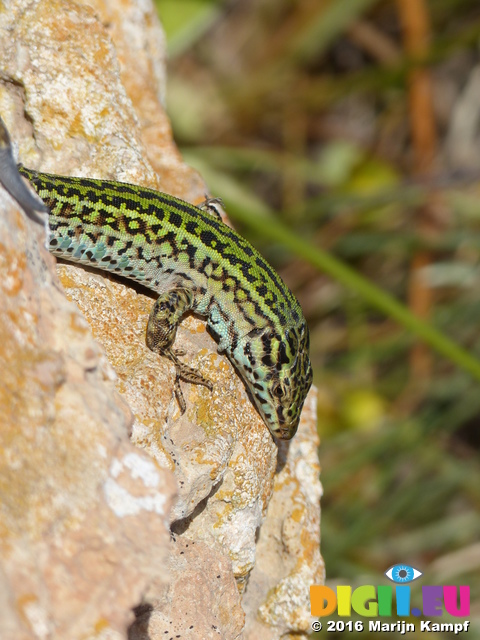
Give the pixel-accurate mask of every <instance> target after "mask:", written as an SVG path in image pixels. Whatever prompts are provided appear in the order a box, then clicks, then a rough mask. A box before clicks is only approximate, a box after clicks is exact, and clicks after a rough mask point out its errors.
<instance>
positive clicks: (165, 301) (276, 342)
mask: <svg viewBox="0 0 480 640" xmlns="http://www.w3.org/2000/svg"><path fill="white" fill-rule="evenodd" d="M0 146H1V145H0ZM18 171H19V172H20V174H21V175H22V176H24V177H25V178H27V179H28V180H29V182H30V184H31V185H32V186H33V187H34V189H35V191H36V192H37V194H38V195H39V196H40V198H41V199H42V201H43V202H44V203H45V205H46V206H47V207H48V208H49V209H50V214H49V224H50V247H49V248H50V251H51V252H52V253H53V254H55V255H56V256H60V257H62V258H64V259H66V260H69V261H75V262H80V263H83V264H87V265H90V266H94V267H97V268H99V269H102V270H104V271H109V272H114V273H117V274H118V275H121V276H123V277H125V278H129V279H132V280H135V281H137V282H140V283H142V284H144V285H145V286H147V287H148V288H149V289H151V290H152V291H155V292H156V293H157V294H158V295H159V297H158V299H157V301H156V302H155V304H154V306H153V309H152V312H151V315H150V318H149V321H148V326H147V337H146V340H147V345H148V347H149V348H150V349H152V350H153V351H155V352H158V353H160V354H162V355H164V356H166V357H168V358H170V360H172V361H173V362H174V363H175V367H176V371H177V380H176V384H175V392H176V396H177V399H178V401H179V404H180V407H181V408H182V410H184V409H185V403H184V400H183V396H182V393H181V390H180V386H179V382H178V380H179V379H182V380H187V381H189V382H192V383H194V384H203V385H205V386H207V387H208V388H210V389H211V388H212V385H211V383H210V382H209V381H208V380H206V379H205V378H203V376H202V375H201V374H200V373H199V372H197V371H194V370H192V369H190V368H189V367H187V366H186V365H185V364H183V363H182V362H181V360H179V357H178V356H179V355H181V354H180V353H179V352H177V351H175V350H174V349H173V348H172V345H173V342H174V340H175V334H176V331H177V327H178V324H179V322H180V320H181V318H182V316H183V314H185V313H186V312H189V311H191V312H194V313H197V314H199V315H200V316H204V317H206V318H207V325H208V327H209V328H210V329H211V331H212V332H213V334H214V335H215V336H216V337H217V339H218V348H219V352H223V353H225V354H226V355H227V356H228V358H229V359H230V360H231V362H232V363H233V364H234V366H235V367H236V369H237V371H238V372H239V373H240V375H241V376H242V378H243V380H244V381H245V383H246V385H247V388H248V389H249V391H250V393H251V396H252V398H253V400H254V402H255V405H256V407H257V409H258V411H259V413H260V415H261V416H262V418H263V419H264V421H265V423H266V425H267V426H268V428H269V429H270V431H271V433H272V434H273V435H274V436H277V437H280V438H284V439H290V438H292V437H293V435H294V434H295V432H296V430H297V427H298V423H299V420H300V413H301V410H302V406H303V403H304V401H305V397H306V395H307V392H308V390H309V388H310V385H311V383H312V368H311V364H310V359H309V355H308V348H309V334H308V327H307V324H306V321H305V318H304V317H303V314H302V310H301V308H300V305H299V303H298V301H297V299H296V298H295V296H294V295H293V294H292V293H291V292H290V290H289V289H288V287H287V286H286V285H285V283H284V282H283V281H282V279H281V278H280V276H279V275H278V274H277V273H276V272H275V271H274V270H273V269H272V267H271V266H270V265H269V264H268V263H267V262H266V261H265V260H264V259H263V258H262V257H261V255H260V254H259V253H258V252H257V251H256V250H255V249H254V248H253V247H252V246H251V245H250V244H249V243H248V242H247V241H246V240H245V239H244V238H242V237H241V236H240V235H239V234H238V233H236V232H235V231H234V230H232V229H231V228H230V227H228V226H227V225H225V224H224V223H223V222H221V220H220V219H219V218H217V217H216V216H215V215H213V214H212V212H211V211H209V209H211V207H209V206H208V203H207V206H206V208H205V210H202V209H199V208H198V207H195V206H193V205H191V204H188V203H187V202H184V201H182V200H179V199H178V198H174V197H173V196H170V195H166V194H164V193H159V192H157V191H153V190H151V189H146V188H143V187H139V186H135V185H130V184H124V183H120V182H111V181H106V180H92V179H85V178H71V177H63V176H57V175H49V174H44V173H38V172H36V171H32V170H29V169H26V168H25V167H22V166H19V167H18ZM3 182H4V184H5V181H3ZM6 186H7V189H8V185H6ZM17 200H19V202H20V203H21V200H20V199H19V198H18V197H17ZM39 209H41V204H39V207H37V210H39Z"/></svg>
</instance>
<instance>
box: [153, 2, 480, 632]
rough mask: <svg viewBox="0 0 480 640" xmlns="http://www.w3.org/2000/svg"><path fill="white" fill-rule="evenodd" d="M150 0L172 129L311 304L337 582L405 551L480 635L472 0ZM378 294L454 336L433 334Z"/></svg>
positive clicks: (478, 34)
mask: <svg viewBox="0 0 480 640" xmlns="http://www.w3.org/2000/svg"><path fill="white" fill-rule="evenodd" d="M157 6H158V9H159V14H160V16H161V19H162V23H163V25H164V27H165V29H166V32H167V39H168V45H169V52H170V61H169V71H168V91H167V94H168V111H169V115H170V117H171V120H172V123H173V128H174V135H175V139H176V141H177V143H178V144H179V146H180V148H181V150H182V153H183V155H184V157H185V159H186V161H187V162H188V163H190V164H192V165H193V166H196V167H197V168H198V169H199V171H200V172H201V174H202V175H203V177H204V178H205V179H206V181H207V183H208V185H209V188H210V190H211V192H212V194H213V195H215V196H221V197H222V198H223V199H224V201H225V204H226V209H227V212H228V213H229V215H230V217H231V219H232V220H233V222H234V224H235V226H236V227H237V228H238V229H239V230H240V231H241V232H242V233H243V234H244V235H245V236H246V237H248V238H249V239H250V241H251V242H252V243H253V244H255V245H256V246H257V247H258V248H259V249H260V250H261V251H262V252H263V254H264V255H265V256H266V257H267V258H268V259H269V260H270V262H271V263H272V264H273V265H274V266H275V267H276V268H277V269H278V270H279V271H280V273H281V274H282V276H283V277H284V279H285V280H286V282H287V283H288V284H289V285H290V287H291V289H292V290H293V291H294V292H295V294H296V295H297V297H298V298H299V300H300V302H301V304H302V307H303V309H304V311H305V315H306V317H307V320H308V322H309V326H310V329H311V336H312V361H313V365H314V371H315V384H316V385H317V387H318V389H319V397H318V428H319V434H320V437H321V441H322V444H321V448H320V459H321V463H322V481H323V484H324V489H325V496H324V498H323V500H322V553H323V556H324V558H325V563H326V570H327V584H328V585H330V586H334V585H336V584H337V583H340V584H349V585H352V586H353V587H355V586H356V585H362V584H373V585H377V584H385V583H386V579H385V578H384V576H383V573H384V571H385V570H386V569H387V568H388V567H390V566H391V565H393V564H396V563H407V564H410V565H413V566H414V567H416V568H418V569H420V570H421V571H423V572H424V576H423V577H422V578H421V579H420V580H418V581H417V582H415V583H413V585H412V590H413V596H412V602H413V606H415V595H416V594H417V597H418V593H419V590H420V588H421V583H423V584H439V585H442V584H455V585H461V584H468V585H470V587H471V602H472V612H471V617H470V619H471V620H472V622H473V624H474V625H475V621H476V623H477V630H475V629H473V630H471V631H470V632H469V637H470V638H479V637H480V631H478V621H479V620H480V511H479V506H480V460H479V455H478V454H479V447H480V429H479V426H480V373H479V372H480V365H479V364H478V363H477V364H476V365H475V362H474V360H475V359H476V358H480V264H479V258H480V198H479V191H480V189H479V188H480V3H479V2H478V0H430V1H427V0H397V1H395V0H390V1H374V0H328V1H327V0H232V1H227V0H225V1H214V0H157ZM252 219H261V220H264V219H266V220H267V221H268V222H269V224H270V225H271V227H272V228H273V227H275V225H282V226H283V227H286V228H287V229H289V230H290V231H289V233H290V234H291V238H293V239H295V240H298V242H297V244H296V249H295V251H292V246H286V245H285V244H284V243H283V242H279V240H278V236H275V235H273V236H271V237H268V233H262V234H261V235H260V234H258V233H256V231H255V225H252ZM266 226H267V227H268V225H266ZM257 231H258V229H257ZM302 243H304V245H305V247H307V245H308V246H309V247H312V245H313V246H314V248H315V250H316V251H318V255H319V256H320V258H321V259H323V257H324V256H325V255H327V256H333V257H334V258H335V259H336V260H335V261H334V263H333V265H332V266H331V269H330V271H329V272H328V273H326V272H325V270H323V269H319V268H318V265H317V266H314V265H313V264H312V263H311V260H310V261H309V260H308V255H307V254H308V251H307V249H306V248H305V249H302ZM342 265H347V266H348V267H350V270H348V271H347V273H346V275H345V273H344V272H341V268H342ZM352 273H353V274H354V275H355V276H357V279H355V278H353V277H352V276H351V274H352ZM342 274H343V275H342ZM358 277H359V278H360V280H358ZM365 281H367V282H369V283H371V284H373V285H374V288H373V289H374V290H373V293H372V294H371V296H369V295H367V294H365V292H364V290H363V289H362V286H360V285H359V284H358V283H359V282H360V283H362V282H365ZM375 287H376V288H375ZM382 291H384V292H387V293H388V294H390V295H391V296H393V297H394V298H395V299H396V300H397V301H398V302H400V303H401V304H402V305H403V308H404V309H405V310H406V312H407V314H408V312H411V313H412V314H414V315H415V316H417V317H419V318H421V319H422V320H423V322H424V325H423V326H424V327H425V331H426V332H427V338H428V335H429V333H428V332H429V331H431V330H432V327H436V329H437V330H438V331H440V332H441V334H442V335H443V336H448V337H449V338H450V339H451V340H453V341H454V342H455V343H456V344H457V345H458V346H459V347H460V349H458V350H457V351H456V352H455V353H452V354H451V355H449V354H447V355H445V353H443V354H442V353H439V352H438V350H437V349H435V348H433V347H432V344H430V346H429V345H426V344H425V343H424V342H420V341H419V340H418V336H416V335H415V333H413V332H412V331H411V330H409V327H408V326H407V325H408V322H399V321H398V320H399V319H398V317H396V316H395V313H393V312H392V313H390V312H389V310H388V308H385V306H382V303H381V295H382V294H381V292H382ZM376 295H378V296H380V298H378V299H376V297H375V296H376ZM432 340H433V338H432ZM433 342H435V341H434V340H433ZM472 363H473V364H472ZM475 366H477V367H478V368H477V369H476V370H475ZM469 369H470V370H469ZM472 374H473V375H472ZM416 585H418V586H416ZM365 620H366V619H365ZM447 620H448V617H446V616H443V617H442V618H441V621H442V622H445V621H447ZM366 626H368V625H366ZM322 634H325V632H321V633H319V634H317V635H318V637H320V636H321V635H322ZM341 635H342V634H339V636H341ZM361 635H362V637H364V638H366V637H368V636H369V634H368V632H364V633H362V634H361ZM328 636H329V637H335V636H334V634H328ZM390 637H395V634H390ZM398 637H400V635H399V636H398ZM436 637H439V638H442V637H449V636H448V634H436Z"/></svg>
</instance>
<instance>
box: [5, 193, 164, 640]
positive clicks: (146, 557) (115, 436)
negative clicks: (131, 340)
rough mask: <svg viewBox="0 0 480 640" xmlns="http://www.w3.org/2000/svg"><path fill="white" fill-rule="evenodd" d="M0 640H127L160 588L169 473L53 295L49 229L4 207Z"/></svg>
mask: <svg viewBox="0 0 480 640" xmlns="http://www.w3.org/2000/svg"><path fill="white" fill-rule="evenodd" d="M0 210H1V215H0V238H1V243H0V300H1V304H0V327H1V335H2V342H1V345H0V368H1V371H2V379H1V384H0V406H1V411H2V429H1V430H0V514H1V515H0V529H1V536H0V566H1V571H0V593H1V594H2V595H1V596H0V637H1V638H2V640H18V639H19V638H22V639H23V638H25V639H33V638H71V639H72V640H74V639H76V638H90V637H92V638H93V637H99V634H100V632H102V633H103V634H107V633H109V634H110V635H109V637H111V638H122V637H124V634H125V630H126V628H127V625H128V624H129V623H130V622H131V621H132V619H133V615H132V608H133V607H134V606H135V605H136V604H138V602H139V601H140V599H141V595H142V593H143V592H144V591H145V590H146V588H147V587H148V585H149V584H150V583H151V582H152V580H153V579H155V580H158V581H160V582H162V581H164V580H167V574H166V571H165V563H166V557H167V553H168V547H169V532H168V517H169V511H170V506H171V501H172V496H173V494H174V491H175V486H174V483H173V480H172V478H171V475H170V473H169V472H168V471H166V470H164V469H161V468H160V467H159V466H158V465H157V464H156V463H155V462H154V461H153V460H152V459H151V458H150V457H149V456H147V455H146V454H145V453H143V452H142V451H140V450H139V449H136V448H135V447H134V446H133V445H132V444H130V442H129V441H128V427H129V423H130V421H131V417H130V412H129V410H128V408H127V407H126V405H125V403H124V402H123V401H122V400H121V398H120V396H119V395H118V394H117V393H116V392H115V390H114V388H113V384H112V378H113V377H114V374H113V371H112V370H111V368H110V366H109V365H108V363H107V362H106V361H105V359H104V358H103V356H102V354H101V350H100V349H99V347H98V345H97V344H96V343H95V342H94V341H93V339H92V337H91V334H90V331H89V329H88V325H87V324H86V322H85V320H84V319H83V318H82V317H81V315H80V313H79V311H78V310H77V309H76V308H75V306H74V305H73V304H72V303H70V302H68V301H67V300H66V298H65V297H64V295H63V293H62V292H61V290H60V287H59V284H58V281H57V279H56V277H55V275H54V272H53V266H54V263H53V260H52V258H51V256H50V255H49V254H48V253H47V252H46V250H45V249H44V248H43V247H42V243H43V240H44V230H43V228H42V227H41V226H40V225H36V224H35V223H33V222H32V221H30V220H28V219H27V218H26V216H25V215H24V214H23V213H22V212H21V211H19V210H18V209H17V208H16V207H15V206H14V205H13V204H12V203H11V201H10V202H9V201H7V197H6V196H5V195H4V192H2V193H1V194H0Z"/></svg>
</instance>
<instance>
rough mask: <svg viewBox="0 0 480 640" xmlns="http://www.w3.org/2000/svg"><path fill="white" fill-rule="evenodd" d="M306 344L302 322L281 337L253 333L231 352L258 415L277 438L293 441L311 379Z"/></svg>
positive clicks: (260, 331) (264, 331) (270, 332)
mask: <svg viewBox="0 0 480 640" xmlns="http://www.w3.org/2000/svg"><path fill="white" fill-rule="evenodd" d="M309 341H310V340H309V333H308V327H307V325H306V322H305V320H303V322H301V323H300V324H299V325H298V326H294V327H291V328H289V329H285V330H283V331H282V332H281V333H280V332H279V331H277V330H275V329H272V328H270V327H266V328H265V327H264V328H263V329H253V331H251V332H250V333H248V334H247V335H246V336H244V337H243V338H242V339H241V340H239V342H238V344H237V348H236V349H235V354H234V360H235V363H236V365H237V367H238V368H239V369H240V370H241V372H242V374H243V376H244V378H245V379H246V380H247V381H248V382H249V387H250V390H251V393H252V396H253V400H254V401H255V405H256V407H257V409H258V412H259V413H260V415H261V416H262V418H263V420H264V421H265V423H266V425H267V426H268V428H269V429H270V431H271V433H272V435H274V436H275V437H277V438H282V439H285V440H290V438H293V436H294V435H295V433H296V431H297V428H298V423H299V422H300V414H301V412H302V407H303V403H304V401H305V398H306V395H307V393H308V390H309V389H310V386H311V384H312V377H313V374H312V365H311V364H310V358H309V355H308V350H309Z"/></svg>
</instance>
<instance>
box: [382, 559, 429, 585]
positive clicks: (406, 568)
mask: <svg viewBox="0 0 480 640" xmlns="http://www.w3.org/2000/svg"><path fill="white" fill-rule="evenodd" d="M385 575H386V576H387V578H388V579H389V580H391V581H392V582H395V583H396V584H407V582H413V581H414V580H416V579H417V578H420V576H423V572H422V571H419V570H418V569H415V567H411V566H410V565H409V564H394V565H393V566H392V567H390V569H387V570H386V571H385Z"/></svg>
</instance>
